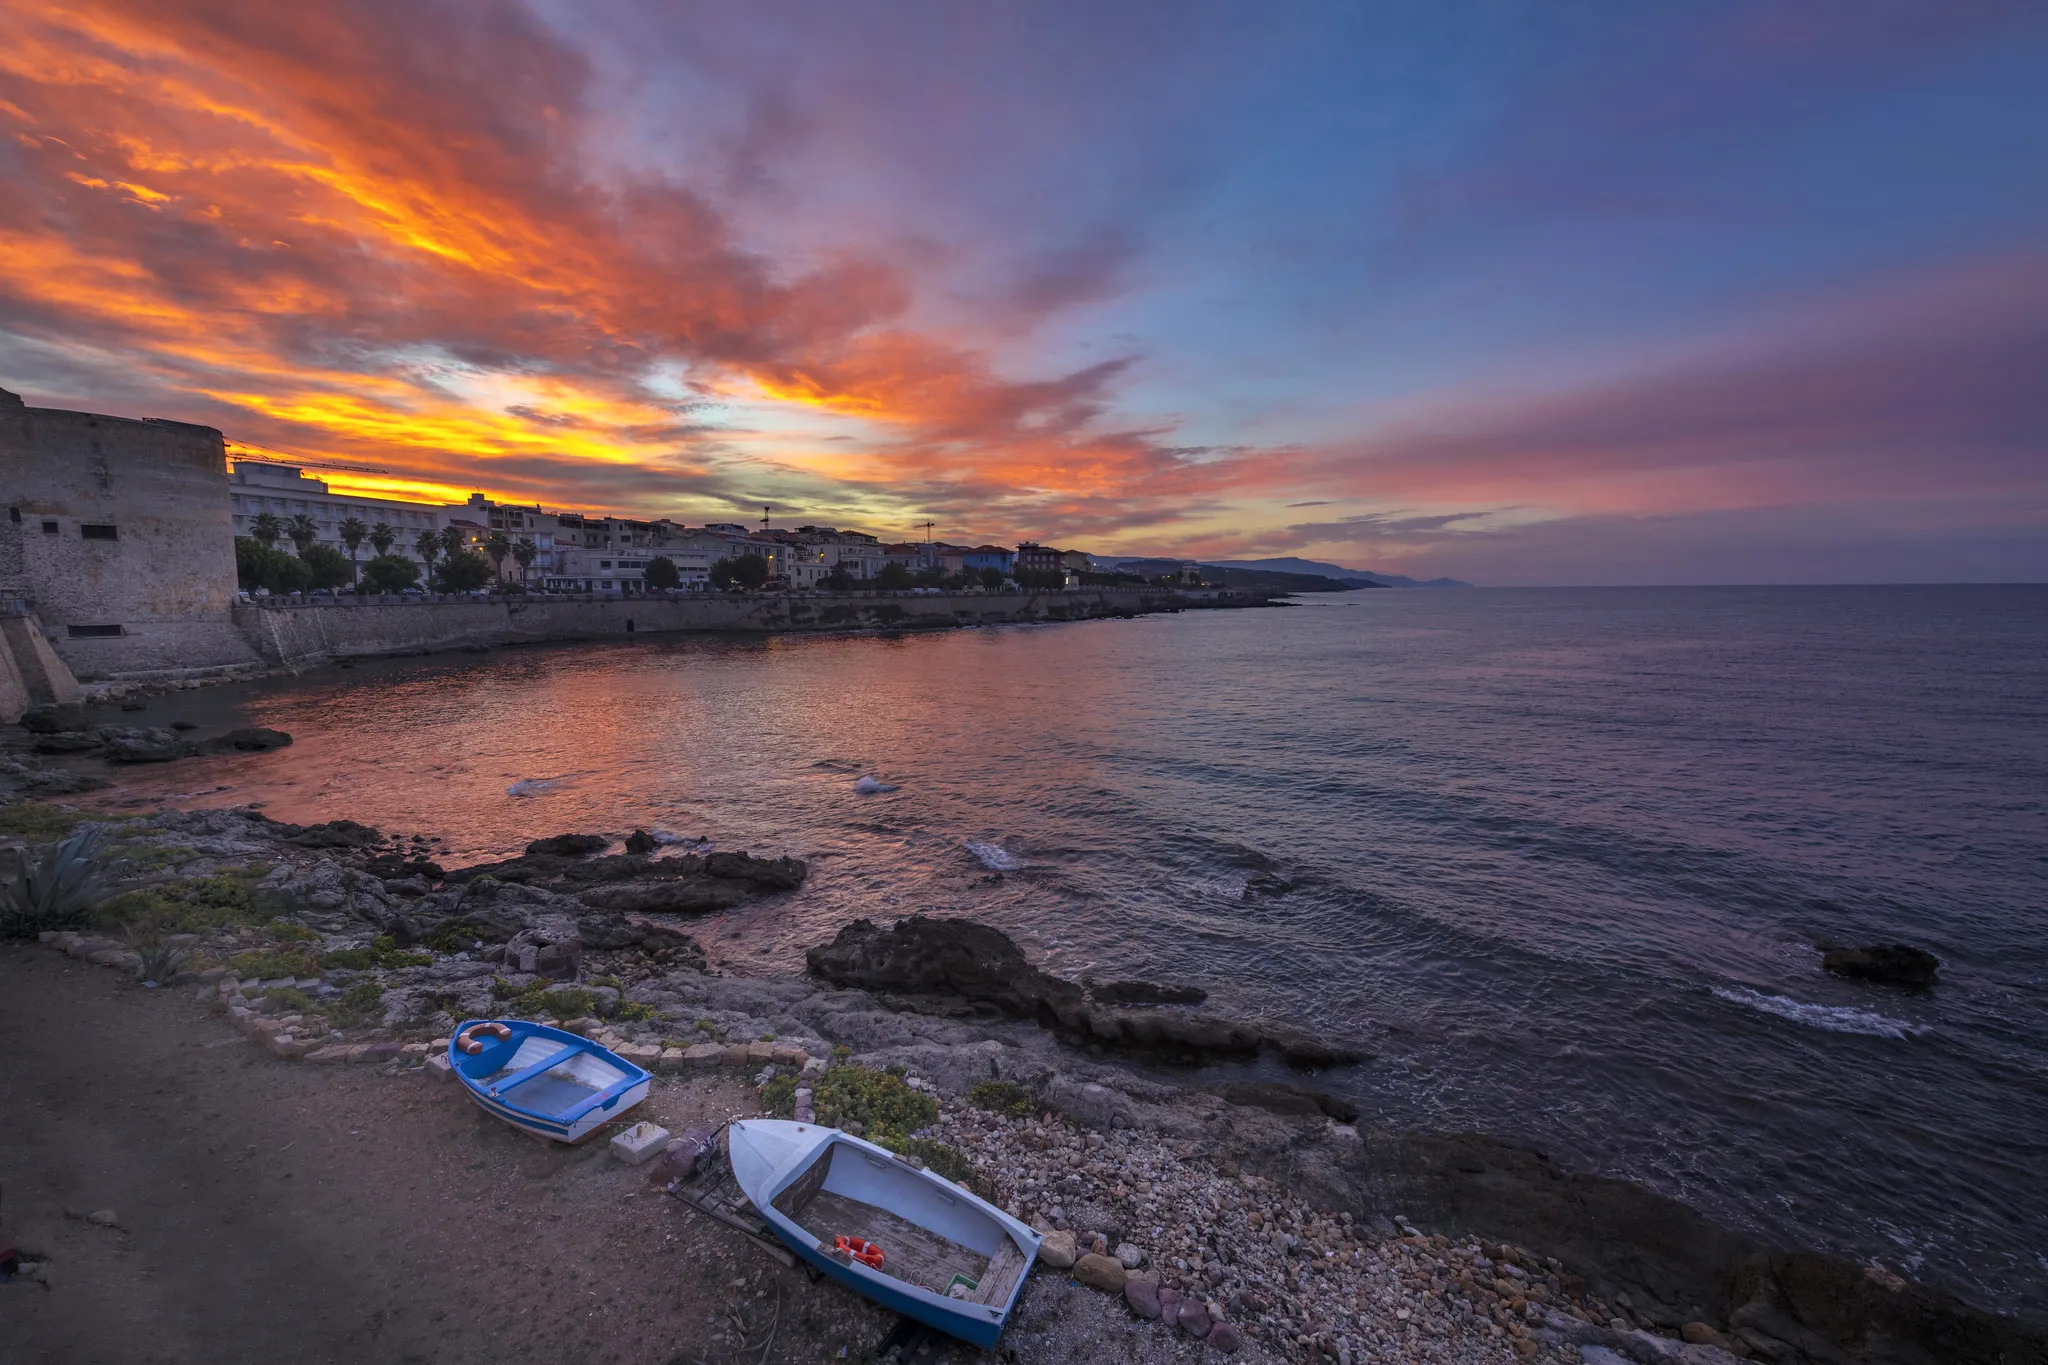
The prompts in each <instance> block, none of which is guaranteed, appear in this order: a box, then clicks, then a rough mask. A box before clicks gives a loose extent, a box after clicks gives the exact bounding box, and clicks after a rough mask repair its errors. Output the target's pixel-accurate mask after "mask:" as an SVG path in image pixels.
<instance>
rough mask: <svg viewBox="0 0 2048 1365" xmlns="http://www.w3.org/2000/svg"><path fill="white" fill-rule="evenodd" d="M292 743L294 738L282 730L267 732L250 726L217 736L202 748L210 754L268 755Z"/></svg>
mask: <svg viewBox="0 0 2048 1365" xmlns="http://www.w3.org/2000/svg"><path fill="white" fill-rule="evenodd" d="M291 742H292V737H291V736H290V735H288V734H286V733H285V732H284V731H282V730H266V729H264V728H262V727H261V726H255V725H249V726H244V727H242V728H241V729H239V730H230V731H228V732H227V733H226V734H224V735H219V736H216V737H215V738H213V739H210V740H208V741H207V742H206V743H205V744H204V745H202V746H201V748H202V750H203V751H204V752H206V753H210V754H260V753H268V752H269V751H270V750H272V749H282V748H284V747H286V746H287V745H289V744H290V743H291Z"/></svg>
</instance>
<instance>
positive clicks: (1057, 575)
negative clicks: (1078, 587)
mask: <svg viewBox="0 0 2048 1365" xmlns="http://www.w3.org/2000/svg"><path fill="white" fill-rule="evenodd" d="M1011 577H1013V578H1015V579H1016V580H1017V586H1018V587H1020V588H1037V589H1039V590H1041V591H1051V592H1058V591H1059V590H1060V589H1061V588H1064V587H1065V586H1066V585H1067V578H1066V575H1065V574H1063V573H1061V572H1060V571H1059V570H1058V569H1019V570H1017V572H1016V573H1014V574H1012V575H1011Z"/></svg>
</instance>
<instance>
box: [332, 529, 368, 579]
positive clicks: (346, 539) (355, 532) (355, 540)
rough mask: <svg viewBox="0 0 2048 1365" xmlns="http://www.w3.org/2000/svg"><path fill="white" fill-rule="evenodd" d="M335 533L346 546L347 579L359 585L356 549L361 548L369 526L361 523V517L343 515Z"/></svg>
mask: <svg viewBox="0 0 2048 1365" xmlns="http://www.w3.org/2000/svg"><path fill="white" fill-rule="evenodd" d="M335 534H336V535H338V536H340V537H341V543H342V544H344V545H346V546H348V576H349V581H350V582H351V583H354V584H355V585H356V586H357V587H361V586H362V582H363V580H362V576H361V575H360V574H359V573H358V572H357V571H356V551H357V550H360V549H362V548H363V540H364V538H365V537H367V536H368V535H369V534H370V528H369V527H367V526H365V525H363V519H362V518H361V517H343V518H342V519H341V525H340V526H339V527H337V528H336V529H335Z"/></svg>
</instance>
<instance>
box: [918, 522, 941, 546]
mask: <svg viewBox="0 0 2048 1365" xmlns="http://www.w3.org/2000/svg"><path fill="white" fill-rule="evenodd" d="M920 525H922V526H923V527H924V543H925V544H927V545H929V544H931V543H932V528H933V527H934V526H937V525H938V523H937V522H936V521H927V522H921V523H920Z"/></svg>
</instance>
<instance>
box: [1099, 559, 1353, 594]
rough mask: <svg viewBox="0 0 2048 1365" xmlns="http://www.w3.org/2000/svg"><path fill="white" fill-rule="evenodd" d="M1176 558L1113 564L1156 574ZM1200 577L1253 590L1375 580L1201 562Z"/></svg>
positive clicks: (1348, 585)
mask: <svg viewBox="0 0 2048 1365" xmlns="http://www.w3.org/2000/svg"><path fill="white" fill-rule="evenodd" d="M1180 565H1181V561H1180V560H1178V559H1125V560H1121V561H1119V562H1118V563H1117V565H1116V567H1117V568H1118V569H1120V570H1122V571H1123V572H1125V573H1134V574H1142V575H1144V576H1145V577H1146V578H1158V577H1160V576H1161V575H1163V574H1170V573H1178V572H1180ZM1200 567H1201V570H1202V577H1203V579H1205V580H1206V581H1208V582H1209V583H1212V584H1214V585H1216V586H1217V587H1221V588H1245V589H1249V590H1251V591H1254V592H1352V591H1354V590H1356V589H1358V588H1377V587H1382V586H1384V585H1383V584H1379V583H1366V582H1361V581H1359V580H1357V579H1355V578H1354V579H1348V580H1339V579H1335V578H1330V577H1327V576H1326V575H1323V574H1313V573H1281V572H1279V571H1277V570H1273V569H1247V568H1241V567H1239V566H1237V565H1232V564H1203V565H1201V566H1200Z"/></svg>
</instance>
